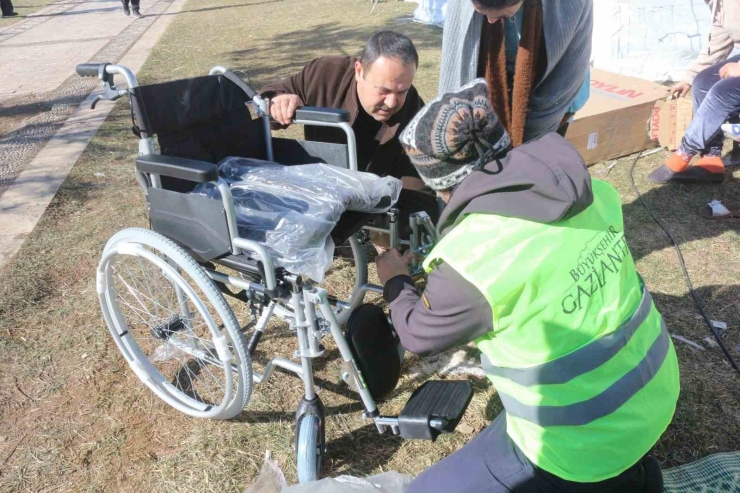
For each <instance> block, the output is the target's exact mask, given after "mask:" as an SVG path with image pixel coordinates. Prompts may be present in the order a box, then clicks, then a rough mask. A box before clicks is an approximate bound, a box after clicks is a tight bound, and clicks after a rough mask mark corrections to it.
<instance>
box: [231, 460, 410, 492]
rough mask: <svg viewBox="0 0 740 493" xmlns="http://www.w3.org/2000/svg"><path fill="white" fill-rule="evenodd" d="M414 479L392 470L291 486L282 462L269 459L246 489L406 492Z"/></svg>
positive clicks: (265, 490)
mask: <svg viewBox="0 0 740 493" xmlns="http://www.w3.org/2000/svg"><path fill="white" fill-rule="evenodd" d="M412 480H413V478H412V477H411V476H406V475H404V474H400V473H397V472H395V471H392V472H385V473H383V474H378V475H377V476H371V477H369V478H366V479H361V478H356V477H353V476H339V477H338V478H336V479H335V478H324V479H322V480H320V481H314V482H311V483H306V484H297V485H294V486H287V485H286V482H285V477H284V476H283V472H282V471H281V470H280V466H278V464H277V463H276V462H274V461H272V460H269V459H265V462H264V464H263V465H262V471H261V472H260V475H259V476H257V479H255V481H254V484H252V486H250V487H249V488H247V490H246V491H245V492H244V493H403V491H404V490H405V489H406V487H407V486H408V485H409V484H411V481H412Z"/></svg>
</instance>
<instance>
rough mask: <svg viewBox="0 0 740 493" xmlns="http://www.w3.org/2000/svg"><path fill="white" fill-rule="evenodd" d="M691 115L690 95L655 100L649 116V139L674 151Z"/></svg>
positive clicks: (692, 104) (692, 112)
mask: <svg viewBox="0 0 740 493" xmlns="http://www.w3.org/2000/svg"><path fill="white" fill-rule="evenodd" d="M693 117H694V103H693V101H692V99H691V98H690V97H684V98H678V99H668V100H661V101H656V102H655V106H654V107H653V114H652V117H651V118H650V139H652V140H653V141H658V142H659V143H660V146H661V147H665V148H666V149H668V150H670V151H675V150H676V149H678V146H679V145H680V144H681V139H682V138H683V134H684V133H685V132H686V129H687V128H688V127H689V124H690V123H691V120H692V119H693Z"/></svg>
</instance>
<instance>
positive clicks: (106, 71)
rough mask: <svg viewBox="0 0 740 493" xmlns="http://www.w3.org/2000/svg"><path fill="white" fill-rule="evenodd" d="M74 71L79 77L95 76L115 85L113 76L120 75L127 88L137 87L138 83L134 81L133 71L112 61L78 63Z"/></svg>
mask: <svg viewBox="0 0 740 493" xmlns="http://www.w3.org/2000/svg"><path fill="white" fill-rule="evenodd" d="M76 72H77V75H79V76H80V77H97V78H99V79H100V80H102V81H103V82H104V83H108V84H110V85H111V86H113V85H115V84H114V83H113V76H114V75H122V76H123V78H124V79H126V84H128V89H129V90H131V89H133V88H135V87H139V83H138V82H137V81H136V77H135V76H134V74H133V72H131V71H130V70H129V69H127V68H126V67H124V66H123V65H115V64H112V63H80V64H78V65H77V67H76Z"/></svg>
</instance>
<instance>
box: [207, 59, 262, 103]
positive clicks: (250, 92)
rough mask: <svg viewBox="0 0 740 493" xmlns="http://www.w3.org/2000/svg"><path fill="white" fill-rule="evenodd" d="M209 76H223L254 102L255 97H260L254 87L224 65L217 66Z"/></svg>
mask: <svg viewBox="0 0 740 493" xmlns="http://www.w3.org/2000/svg"><path fill="white" fill-rule="evenodd" d="M208 75H223V76H224V77H226V78H227V79H228V80H230V81H231V82H233V83H234V84H236V86H237V87H238V88H239V89H241V90H242V91H244V93H245V94H246V95H247V97H248V98H249V99H250V100H252V99H254V97H255V96H257V95H258V93H257V91H255V90H254V88H253V87H252V86H250V85H249V84H247V83H246V82H244V80H242V78H241V77H239V76H238V75H236V73H235V72H234V71H232V70H231V69H228V68H226V67H224V66H223V65H216V66H215V67H213V68H212V69H211V71H210V72H209V73H208Z"/></svg>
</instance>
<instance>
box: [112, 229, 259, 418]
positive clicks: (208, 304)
mask: <svg viewBox="0 0 740 493" xmlns="http://www.w3.org/2000/svg"><path fill="white" fill-rule="evenodd" d="M130 243H131V244H135V245H138V246H139V247H141V248H144V249H145V250H146V251H147V252H149V253H148V254H146V255H140V254H136V255H131V254H129V253H128V252H126V251H125V250H124V251H123V252H121V251H118V252H116V254H115V256H114V257H113V259H112V260H110V261H108V263H107V266H106V268H107V269H108V274H107V277H106V279H107V281H106V282H107V290H108V294H107V299H109V300H111V301H110V302H109V303H108V305H107V306H108V309H110V310H115V315H114V316H112V318H111V320H113V324H111V325H110V326H111V331H112V332H113V333H114V336H115V335H116V334H123V336H120V335H119V336H118V337H119V339H117V340H118V341H119V343H120V344H122V345H123V346H122V350H123V351H124V353H125V354H127V356H128V357H129V358H131V357H133V359H134V360H137V361H138V362H139V363H140V364H141V366H139V369H142V370H143V371H145V372H146V373H148V374H149V375H150V376H151V378H150V379H146V380H145V379H143V378H142V380H144V382H145V383H147V385H149V386H150V387H151V388H152V390H154V391H155V392H156V393H158V394H160V396H163V397H165V396H167V397H171V398H174V399H175V400H176V401H179V403H180V404H181V406H182V408H180V407H178V409H181V410H185V412H188V414H191V413H192V414H193V415H199V414H207V415H209V416H213V417H217V416H223V417H225V416H227V415H230V413H233V412H234V410H235V409H237V408H239V409H240V407H239V405H238V404H236V405H233V407H232V404H234V402H235V401H234V399H238V401H239V403H240V404H242V405H243V403H244V402H246V399H247V398H248V395H249V393H250V392H251V389H250V386H251V379H250V378H249V377H247V376H246V375H245V372H244V370H245V368H244V366H243V364H244V362H245V357H244V356H243V353H245V351H246V349H245V348H246V341H244V340H243V336H242V334H241V333H238V334H235V333H234V331H238V323H237V322H236V321H235V320H234V319H233V314H231V311H230V310H229V309H228V305H227V307H226V308H227V311H224V309H223V301H221V302H220V303H221V305H219V301H218V299H217V298H215V296H218V291H217V290H216V289H215V288H214V287H213V285H212V284H211V280H210V279H208V277H207V276H206V275H205V274H203V273H200V272H199V271H197V269H196V270H193V268H192V267H191V266H190V264H189V263H188V260H187V257H185V256H184V255H185V253H184V252H180V253H178V252H177V251H175V250H167V249H166V248H163V249H160V248H159V247H158V246H156V241H155V242H154V244H148V243H147V242H140V243H136V242H135V241H130ZM167 248H170V247H169V246H168V247H167ZM139 251H140V250H139ZM165 252H166V253H165ZM152 255H154V256H156V257H158V258H159V260H158V259H155V258H153V257H152ZM178 255H179V256H178ZM161 261H163V262H166V263H167V264H168V265H169V266H170V267H171V269H173V270H170V268H168V267H164V266H163V264H162V263H161ZM222 336H225V337H227V348H228V349H227V355H225V354H224V353H223V351H221V349H217V348H218V347H219V346H218V345H217V343H216V341H215V340H214V338H215V337H222ZM239 338H240V339H239ZM224 356H227V357H228V358H229V359H228V361H221V358H222V357H224ZM246 362H247V364H249V359H248V355H247V357H246ZM140 377H141V376H140ZM173 405H174V404H173ZM210 406H216V407H217V409H210ZM224 406H226V407H224ZM176 407H177V406H176ZM213 413H215V414H213Z"/></svg>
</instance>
